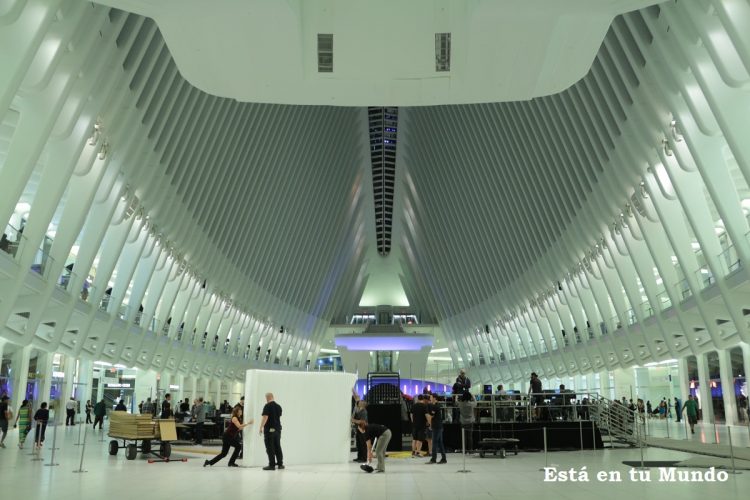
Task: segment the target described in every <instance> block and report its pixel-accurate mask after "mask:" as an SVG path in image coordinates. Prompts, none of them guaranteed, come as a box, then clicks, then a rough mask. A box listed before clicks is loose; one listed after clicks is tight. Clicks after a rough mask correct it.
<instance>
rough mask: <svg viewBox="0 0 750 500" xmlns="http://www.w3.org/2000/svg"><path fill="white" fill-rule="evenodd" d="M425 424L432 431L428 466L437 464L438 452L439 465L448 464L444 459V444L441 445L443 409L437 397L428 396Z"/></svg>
mask: <svg viewBox="0 0 750 500" xmlns="http://www.w3.org/2000/svg"><path fill="white" fill-rule="evenodd" d="M427 423H428V424H429V425H430V429H432V458H431V459H430V461H429V462H427V463H428V464H434V463H438V461H437V454H438V452H440V456H441V458H440V463H441V464H445V463H448V460H446V458H445V444H444V443H443V409H442V408H440V399H439V398H438V396H437V395H435V394H431V395H430V405H429V406H428V407H427Z"/></svg>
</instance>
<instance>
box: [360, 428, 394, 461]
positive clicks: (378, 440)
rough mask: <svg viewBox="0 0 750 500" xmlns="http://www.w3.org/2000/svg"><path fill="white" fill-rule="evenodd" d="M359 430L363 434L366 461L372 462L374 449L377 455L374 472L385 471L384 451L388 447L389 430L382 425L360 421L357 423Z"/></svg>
mask: <svg viewBox="0 0 750 500" xmlns="http://www.w3.org/2000/svg"><path fill="white" fill-rule="evenodd" d="M359 432H360V433H362V434H364V435H365V443H366V444H367V461H368V462H372V457H373V449H374V451H375V455H376V456H377V457H378V465H377V467H376V469H375V472H380V473H382V472H385V451H386V450H387V449H388V443H389V442H390V440H391V430H390V429H389V428H388V427H386V426H384V425H379V424H370V423H361V424H359ZM363 467H364V466H363Z"/></svg>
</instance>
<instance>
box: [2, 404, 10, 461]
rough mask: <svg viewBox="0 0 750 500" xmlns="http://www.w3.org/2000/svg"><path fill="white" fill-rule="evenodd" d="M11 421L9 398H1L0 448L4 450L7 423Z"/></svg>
mask: <svg viewBox="0 0 750 500" xmlns="http://www.w3.org/2000/svg"><path fill="white" fill-rule="evenodd" d="M10 419H11V412H10V398H8V396H3V397H2V398H0V433H2V437H0V448H5V436H7V435H8V422H10Z"/></svg>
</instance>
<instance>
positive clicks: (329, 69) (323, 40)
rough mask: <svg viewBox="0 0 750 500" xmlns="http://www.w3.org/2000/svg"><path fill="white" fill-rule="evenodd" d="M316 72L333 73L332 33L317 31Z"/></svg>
mask: <svg viewBox="0 0 750 500" xmlns="http://www.w3.org/2000/svg"><path fill="white" fill-rule="evenodd" d="M318 73H333V34H332V33H318Z"/></svg>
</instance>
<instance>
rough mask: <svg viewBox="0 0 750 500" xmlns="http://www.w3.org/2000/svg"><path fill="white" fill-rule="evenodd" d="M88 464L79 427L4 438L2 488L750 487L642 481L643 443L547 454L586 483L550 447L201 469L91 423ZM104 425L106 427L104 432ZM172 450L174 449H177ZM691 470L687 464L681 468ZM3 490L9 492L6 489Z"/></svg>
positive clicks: (717, 491) (67, 492)
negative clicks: (36, 455)
mask: <svg viewBox="0 0 750 500" xmlns="http://www.w3.org/2000/svg"><path fill="white" fill-rule="evenodd" d="M86 428H87V430H88V432H89V434H88V436H87V446H86V453H85V457H84V469H86V470H88V472H86V473H83V474H75V473H73V470H75V469H77V468H78V464H79V460H80V453H81V447H80V446H75V443H76V442H77V441H78V427H70V428H66V427H65V426H61V427H59V428H58V435H57V438H58V446H59V450H57V451H56V456H55V461H56V462H57V463H59V464H60V465H58V466H52V467H50V466H46V465H45V464H47V463H49V462H50V458H51V450H50V447H51V443H52V432H51V429H50V432H49V433H48V441H47V447H46V449H44V450H43V452H42V458H43V459H44V460H43V461H32V458H33V457H32V456H31V455H29V452H30V450H29V446H28V445H29V443H27V447H26V449H25V450H19V449H18V448H17V447H16V443H17V432H15V431H13V432H11V433H10V434H9V436H8V439H6V445H7V447H6V448H5V449H0V488H2V491H3V493H4V494H5V493H9V494H11V496H10V497H9V498H22V499H24V500H31V499H42V498H56V499H71V500H72V499H75V500H86V499H90V498H106V499H107V500H120V499H128V500H132V499H138V498H147V497H148V498H185V499H193V498H219V497H225V498H232V497H235V496H238V495H241V496H242V497H243V498H253V499H282V498H283V499H297V498H299V499H303V498H304V499H312V498H326V499H333V500H336V499H355V498H356V499H357V500H367V499H371V498H372V499H409V500H414V499H418V498H435V499H448V498H449V499H491V498H528V499H540V498H545V497H548V496H550V495H554V498H555V499H556V500H558V499H562V500H564V499H571V500H573V499H575V500H585V499H589V498H592V499H593V498H596V499H600V498H602V497H603V496H606V497H607V499H608V500H617V499H620V498H622V499H625V498H628V499H632V498H633V497H634V496H637V497H640V498H656V497H657V496H662V495H665V496H666V495H669V496H670V497H685V498H696V497H697V496H698V495H700V494H701V493H708V491H709V488H710V492H711V494H712V495H715V496H717V497H719V496H721V497H723V498H740V495H741V494H742V495H745V494H746V493H747V491H749V490H750V473H749V472H747V471H746V472H744V473H742V474H739V475H731V474H729V475H728V478H727V480H726V481H725V482H720V483H686V482H660V481H659V471H658V470H657V469H651V481H650V482H635V481H631V480H630V477H629V471H630V470H631V469H630V467H628V466H625V465H623V463H622V462H623V461H624V460H631V461H634V460H639V459H640V451H639V450H637V449H617V450H597V451H583V452H581V451H577V452H556V453H550V454H549V455H548V456H547V457H546V460H547V462H548V464H549V465H551V466H556V467H558V469H559V470H563V469H570V468H575V469H578V470H580V469H581V468H582V467H584V466H585V467H586V471H587V472H588V473H589V479H590V481H589V482H545V481H544V477H545V475H544V472H543V471H542V470H540V469H542V468H543V467H544V466H545V456H544V454H543V453H523V452H522V453H521V454H519V455H518V456H512V455H511V456H509V457H508V458H507V459H500V458H485V459H480V458H478V457H476V458H469V459H467V461H466V465H467V468H468V469H470V470H471V472H469V473H466V474H462V473H458V472H457V470H458V469H460V468H461V466H462V460H461V459H460V456H457V455H449V456H448V460H449V463H448V464H446V465H424V460H423V459H411V458H405V459H389V460H388V462H387V464H388V465H387V473H386V474H380V475H378V474H365V473H363V472H361V471H360V470H359V467H358V465H357V464H354V463H347V464H340V465H307V466H294V465H291V464H292V459H291V458H288V459H287V461H288V463H289V464H290V465H289V466H288V468H287V469H286V470H284V471H273V472H266V471H263V470H261V469H260V468H234V469H232V468H229V467H226V461H225V462H222V463H219V464H218V465H216V466H215V467H213V468H203V467H202V464H203V460H204V458H205V457H206V455H200V454H192V453H191V454H188V453H182V452H180V453H175V455H179V456H184V457H187V458H188V459H189V460H188V461H187V462H174V463H154V464H149V463H147V461H146V460H142V459H140V458H139V459H137V460H135V461H127V460H125V457H124V456H123V454H122V452H120V454H119V455H118V456H116V457H111V456H109V455H108V454H107V442H108V438H106V437H105V438H104V440H103V441H99V439H100V438H101V436H102V434H101V433H100V432H99V431H96V432H92V431H91V430H90V428H88V426H87V427H86ZM105 432H106V430H105ZM173 458H174V457H173ZM687 458H690V455H687V454H685V453H681V452H674V451H669V450H660V449H647V450H645V459H646V460H674V461H679V460H684V459H687ZM679 470H684V469H679ZM599 471H607V472H609V471H616V472H619V474H620V475H621V479H622V481H621V482H599V481H597V479H596V475H597V472H599ZM3 496H4V497H5V495H3Z"/></svg>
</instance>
